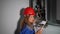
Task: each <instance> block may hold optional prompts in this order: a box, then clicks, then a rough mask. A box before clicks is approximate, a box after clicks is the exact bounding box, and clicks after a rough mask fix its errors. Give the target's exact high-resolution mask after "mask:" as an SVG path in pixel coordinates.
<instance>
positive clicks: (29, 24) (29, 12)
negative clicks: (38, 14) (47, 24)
mask: <svg viewBox="0 0 60 34" xmlns="http://www.w3.org/2000/svg"><path fill="white" fill-rule="evenodd" d="M23 15H24V19H23V20H22V21H21V23H20V34H42V29H40V30H39V31H37V32H35V30H34V28H33V23H34V21H35V19H34V16H35V12H34V9H33V8H31V7H27V8H25V10H24V12H23Z"/></svg>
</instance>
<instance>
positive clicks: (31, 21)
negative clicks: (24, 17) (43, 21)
mask: <svg viewBox="0 0 60 34" xmlns="http://www.w3.org/2000/svg"><path fill="white" fill-rule="evenodd" d="M28 21H29V22H30V23H33V22H34V15H30V17H29V19H28Z"/></svg>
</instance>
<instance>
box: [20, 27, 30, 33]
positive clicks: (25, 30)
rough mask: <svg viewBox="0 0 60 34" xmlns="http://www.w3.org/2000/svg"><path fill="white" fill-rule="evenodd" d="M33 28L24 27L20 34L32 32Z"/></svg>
mask: <svg viewBox="0 0 60 34" xmlns="http://www.w3.org/2000/svg"><path fill="white" fill-rule="evenodd" d="M30 33H31V30H30V29H29V28H27V27H25V28H23V30H22V31H21V32H20V34H30Z"/></svg>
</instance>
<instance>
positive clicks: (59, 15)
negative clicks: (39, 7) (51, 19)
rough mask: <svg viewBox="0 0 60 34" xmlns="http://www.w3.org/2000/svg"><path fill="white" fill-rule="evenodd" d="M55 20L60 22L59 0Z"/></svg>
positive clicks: (59, 0)
mask: <svg viewBox="0 0 60 34" xmlns="http://www.w3.org/2000/svg"><path fill="white" fill-rule="evenodd" d="M56 17H57V18H56V19H57V20H60V0H57V16H56Z"/></svg>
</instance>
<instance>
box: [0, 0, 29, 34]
mask: <svg viewBox="0 0 60 34" xmlns="http://www.w3.org/2000/svg"><path fill="white" fill-rule="evenodd" d="M28 6H29V0H1V10H2V11H0V13H1V16H0V18H1V20H0V23H1V24H0V25H1V27H0V34H14V31H15V29H16V27H17V22H18V20H19V18H20V15H19V13H20V10H21V9H22V8H25V7H28Z"/></svg>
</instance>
